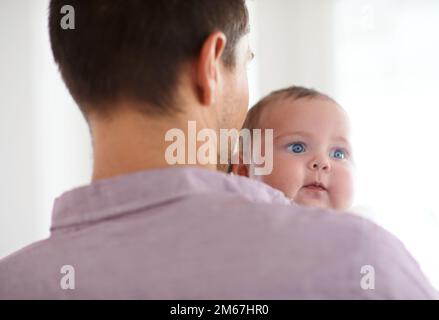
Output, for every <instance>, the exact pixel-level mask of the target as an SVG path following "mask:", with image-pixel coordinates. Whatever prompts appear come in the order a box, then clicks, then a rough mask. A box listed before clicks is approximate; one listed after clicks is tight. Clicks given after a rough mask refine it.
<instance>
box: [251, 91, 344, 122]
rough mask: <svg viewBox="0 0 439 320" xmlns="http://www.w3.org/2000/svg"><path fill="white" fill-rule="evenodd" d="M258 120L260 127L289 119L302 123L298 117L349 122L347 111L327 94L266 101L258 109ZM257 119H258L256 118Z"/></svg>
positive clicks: (289, 120)
mask: <svg viewBox="0 0 439 320" xmlns="http://www.w3.org/2000/svg"><path fill="white" fill-rule="evenodd" d="M258 113H259V114H258V116H257V117H256V118H257V122H258V125H259V126H260V127H266V126H267V125H268V126H269V125H275V124H276V123H278V122H285V121H287V122H288V123H290V124H291V125H292V124H294V123H298V122H299V123H300V121H294V120H298V118H300V119H301V118H303V117H306V118H317V119H321V120H325V121H340V120H342V121H345V122H346V123H349V118H348V115H347V113H346V111H345V110H344V109H343V108H342V107H341V106H340V105H339V104H338V103H337V102H336V101H334V100H332V99H331V98H328V97H325V96H318V97H312V98H310V97H305V98H291V97H277V98H273V99H271V100H268V101H266V103H265V105H264V106H263V108H260V110H258ZM255 120H256V119H255Z"/></svg>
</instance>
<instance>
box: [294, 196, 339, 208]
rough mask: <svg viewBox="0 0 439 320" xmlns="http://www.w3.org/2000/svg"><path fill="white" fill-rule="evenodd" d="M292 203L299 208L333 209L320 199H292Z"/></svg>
mask: <svg viewBox="0 0 439 320" xmlns="http://www.w3.org/2000/svg"><path fill="white" fill-rule="evenodd" d="M293 201H294V202H295V203H297V204H299V205H301V206H307V207H316V208H323V209H334V208H333V207H332V206H331V205H330V204H328V203H327V202H326V201H324V200H321V199H302V198H299V199H293Z"/></svg>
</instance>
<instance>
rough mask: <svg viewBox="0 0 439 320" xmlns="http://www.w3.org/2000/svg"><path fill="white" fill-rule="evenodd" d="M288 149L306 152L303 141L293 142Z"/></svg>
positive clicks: (295, 151)
mask: <svg viewBox="0 0 439 320" xmlns="http://www.w3.org/2000/svg"><path fill="white" fill-rule="evenodd" d="M288 150H290V151H292V152H294V153H302V152H305V145H304V144H303V143H292V144H290V145H289V146H288Z"/></svg>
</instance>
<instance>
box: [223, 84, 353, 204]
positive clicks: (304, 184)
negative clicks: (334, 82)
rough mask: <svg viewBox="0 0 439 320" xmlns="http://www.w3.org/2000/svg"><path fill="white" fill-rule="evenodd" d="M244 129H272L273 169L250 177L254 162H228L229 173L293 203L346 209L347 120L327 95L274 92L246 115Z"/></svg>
mask: <svg viewBox="0 0 439 320" xmlns="http://www.w3.org/2000/svg"><path fill="white" fill-rule="evenodd" d="M243 128H248V129H250V130H252V129H262V132H264V129H273V170H272V172H271V173H270V174H268V175H255V174H254V171H255V170H254V169H255V166H256V165H255V164H243V161H242V155H241V156H240V159H241V161H240V164H233V165H231V166H230V169H229V170H230V171H231V172H233V173H234V174H238V175H242V176H247V177H249V178H252V179H256V180H259V181H262V182H264V183H267V184H269V185H270V186H272V187H274V188H276V189H279V190H281V191H282V192H283V193H284V194H285V195H286V196H287V197H288V198H290V199H292V200H293V201H294V202H296V203H298V204H301V205H307V206H317V207H323V208H332V209H336V210H343V211H344V210H347V209H349V208H350V206H351V205H352V198H353V161H352V151H351V146H350V143H349V130H350V129H349V120H348V117H347V114H346V113H345V111H344V110H343V109H342V108H341V107H340V106H339V105H338V104H337V102H335V101H334V100H333V99H332V98H330V97H328V96H327V95H325V94H323V93H320V92H318V91H315V90H312V89H307V88H303V87H290V88H286V89H282V90H279V91H275V92H273V93H271V94H270V95H268V96H267V97H265V98H263V99H262V100H261V101H259V102H258V103H257V104H256V105H255V106H254V107H253V108H251V109H250V110H249V112H248V114H247V118H246V120H245V122H244V125H243Z"/></svg>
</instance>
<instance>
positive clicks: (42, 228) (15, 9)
mask: <svg viewBox="0 0 439 320" xmlns="http://www.w3.org/2000/svg"><path fill="white" fill-rule="evenodd" d="M47 4H48V2H47V1H46V0H44V1H40V0H39V1H33V0H20V1H12V0H1V1H0V46H1V47H0V170H1V173H2V175H1V177H2V179H1V181H0V257H2V256H5V255H7V254H9V253H11V252H13V251H15V250H17V249H19V248H21V247H23V246H25V245H27V244H29V243H31V242H33V241H35V240H38V239H41V238H44V237H47V236H48V235H49V226H50V218H51V210H52V204H53V200H54V198H55V197H56V196H58V195H60V194H61V193H62V192H63V191H66V190H68V189H70V188H73V187H75V186H78V185H81V184H85V183H87V181H88V180H89V176H90V171H91V148H90V142H89V137H88V131H87V127H86V125H85V122H84V121H83V119H82V116H81V114H80V112H79V111H78V110H77V107H76V106H75V105H74V103H73V101H72V99H71V98H70V96H69V94H68V93H67V91H66V89H65V87H64V85H63V83H62V81H61V79H60V76H59V75H58V72H57V69H56V67H55V65H54V63H53V61H52V55H51V52H50V47H49V40H48V34H47V28H46V23H47V17H46V13H47Z"/></svg>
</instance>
